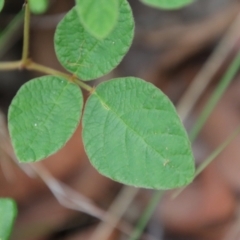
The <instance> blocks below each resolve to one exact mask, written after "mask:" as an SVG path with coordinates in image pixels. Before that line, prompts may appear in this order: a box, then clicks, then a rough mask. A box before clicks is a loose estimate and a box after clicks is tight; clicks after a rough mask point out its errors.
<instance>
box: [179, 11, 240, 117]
mask: <svg viewBox="0 0 240 240" xmlns="http://www.w3.org/2000/svg"><path fill="white" fill-rule="evenodd" d="M239 29H240V13H239V14H238V15H237V17H236V19H235V20H234V22H233V24H232V26H231V27H230V29H229V31H228V32H227V33H226V34H225V36H224V37H223V39H222V40H221V41H220V43H219V44H218V46H217V47H216V49H215V50H214V52H213V53H212V55H211V56H210V57H209V59H208V61H207V62H206V63H205V64H204V66H203V67H202V69H201V71H200V72H199V73H198V74H197V76H196V77H195V79H194V80H193V82H192V83H191V85H190V87H189V88H188V89H187V91H186V93H185V94H184V95H183V97H182V99H180V101H179V103H178V104H177V109H178V113H179V115H180V117H181V118H182V120H183V121H184V120H186V118H187V117H188V115H189V113H190V112H191V110H192V109H193V107H194V105H195V104H196V102H197V101H198V99H199V97H200V96H201V94H202V93H203V92H204V90H205V89H206V87H207V86H208V84H209V83H210V81H211V79H212V78H213V76H214V74H216V72H217V70H218V69H219V68H220V66H221V65H222V64H223V63H224V61H225V60H226V57H227V56H228V55H229V53H230V51H231V50H232V49H233V47H234V45H235V44H236V43H237V42H238V40H239V37H240V33H239Z"/></svg>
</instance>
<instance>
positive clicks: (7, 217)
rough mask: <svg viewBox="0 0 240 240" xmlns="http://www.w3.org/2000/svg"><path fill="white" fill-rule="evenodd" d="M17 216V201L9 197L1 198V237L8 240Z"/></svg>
mask: <svg viewBox="0 0 240 240" xmlns="http://www.w3.org/2000/svg"><path fill="white" fill-rule="evenodd" d="M16 216H17V206H16V203H15V201H13V200H12V199H9V198H0V239H1V240H8V239H9V237H10V234H11V230H12V227H13V224H14V221H15V218H16Z"/></svg>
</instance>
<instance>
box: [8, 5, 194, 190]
mask: <svg viewBox="0 0 240 240" xmlns="http://www.w3.org/2000/svg"><path fill="white" fill-rule="evenodd" d="M149 2H151V3H153V2H157V1H149ZM176 2H177V1H176ZM182 2H183V1H182ZM184 2H189V1H184ZM27 9H28V7H27ZM111 9H113V11H111ZM104 11H105V12H104ZM103 13H104V14H103ZM102 16H103V17H102ZM107 16H109V18H110V19H111V21H108V19H107V18H106V17H107ZM28 18H29V16H28V13H26V17H25V21H28V20H26V19H28ZM101 18H103V19H102V20H101ZM28 24H29V23H27V24H25V28H27V27H28V26H26V25H28ZM105 26H106V28H105ZM89 29H91V30H89ZM27 31H28V29H25V34H27V33H28V32H27ZM93 33H94V34H93ZM133 35H134V20H133V16H132V12H131V8H130V6H129V4H128V2H127V0H112V1H109V0H108V1H106V0H105V1H103V0H102V1H89V0H84V1H83V0H77V1H76V6H75V7H74V8H73V9H72V10H70V11H69V12H68V13H67V14H66V16H65V17H64V18H63V19H62V21H61V22H60V23H59V24H58V26H57V29H56V32H55V37H54V45H55V51H56V55H57V57H58V59H59V61H60V63H61V64H62V65H63V66H64V67H65V69H67V70H68V71H69V72H70V73H72V75H67V74H60V73H57V72H56V73H55V72H54V71H53V72H51V71H45V70H46V69H40V68H41V66H38V65H37V64H35V63H33V62H32V61H31V60H29V59H28V56H27V53H26V51H25V52H23V60H21V66H22V67H25V68H27V69H36V70H42V71H43V72H47V73H52V74H53V75H49V76H44V77H40V78H36V79H33V80H31V81H29V82H27V83H26V84H24V85H23V86H22V87H21V88H20V90H19V91H18V93H17V94H16V96H15V97H14V99H13V101H12V103H11V106H10V108H9V114H8V121H9V132H10V136H11V139H12V143H13V147H14V150H15V153H16V155H17V157H18V159H19V161H20V162H25V163H26V162H35V161H39V160H42V159H44V158H45V157H47V156H49V155H51V154H53V153H55V152H56V151H58V150H59V149H60V148H62V147H63V146H64V145H65V143H66V142H67V141H68V140H69V138H70V137H71V136H72V134H73V133H74V131H75V130H76V128H77V126H78V124H79V122H80V119H81V115H82V107H83V97H82V92H81V90H80V88H79V86H80V87H82V88H84V89H85V90H87V91H89V93H90V96H89V98H88V100H87V102H86V104H85V108H84V110H83V116H82V125H83V133H82V137H83V143H84V147H85V150H86V153H87V155H88V157H89V159H90V161H91V163H92V164H93V166H94V167H95V168H96V169H97V170H98V171H99V172H100V173H102V174H103V175H105V176H107V177H110V178H111V179H114V180H116V181H119V182H121V183H124V184H130V185H133V186H137V187H145V188H155V189H170V188H176V187H180V186H183V185H186V184H188V183H189V182H191V181H192V179H193V177H194V161H193V155H192V151H191V147H190V143H189V140H188V137H187V134H186V131H185V129H184V127H183V126H182V123H181V121H180V119H179V117H178V115H177V113H176V111H175V108H174V106H173V105H172V103H171V102H170V100H169V99H168V98H167V97H166V96H165V95H164V94H163V93H162V92H161V91H160V90H159V89H157V88H156V87H155V86H153V85H152V84H150V83H147V82H145V81H143V80H141V79H138V78H135V77H126V78H118V79H112V80H109V81H107V82H104V83H102V84H99V85H98V86H97V87H96V88H91V87H90V86H89V85H87V84H85V83H84V82H83V81H89V80H92V79H96V78H98V77H100V76H103V75H104V74H106V73H108V72H109V71H111V70H112V69H113V68H114V67H116V66H117V65H118V64H119V62H120V61H121V60H122V58H123V56H124V55H125V54H126V52H127V51H128V49H129V47H130V45H131V42H132V39H133ZM25 43H26V41H25ZM24 47H25V48H27V46H24ZM42 68H44V67H42ZM47 70H49V69H47ZM79 79H81V81H80V80H79Z"/></svg>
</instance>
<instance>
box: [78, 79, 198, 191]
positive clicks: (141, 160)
mask: <svg viewBox="0 0 240 240" xmlns="http://www.w3.org/2000/svg"><path fill="white" fill-rule="evenodd" d="M83 142H84V146H85V150H86V152H87V155H88V157H89V159H90V161H91V163H92V164H93V166H95V167H96V169H97V170H98V171H99V172H100V173H102V174H103V175H105V176H107V177H109V178H111V179H113V180H116V181H119V182H121V183H125V184H129V185H133V186H136V187H145V188H155V189H171V188H175V187H180V186H183V185H186V184H188V183H189V182H191V181H192V179H193V177H194V159H193V155H192V152H191V146H190V142H189V140H188V137H187V134H186V131H185V129H184V127H183V125H182V123H181V121H180V119H179V117H178V115H177V113H176V111H175V108H174V106H173V105H172V103H171V102H170V100H169V99H168V98H167V97H166V96H165V95H164V94H163V93H162V92H161V91H160V90H159V89H157V88H156V87H155V86H153V85H152V84H150V83H147V82H145V81H143V80H141V79H138V78H133V77H129V78H119V79H114V80H111V81H108V82H104V83H102V84H100V85H99V86H98V87H97V88H96V90H95V91H94V92H93V93H92V95H91V96H90V97H89V99H88V100H87V103H86V106H85V110H84V115H83Z"/></svg>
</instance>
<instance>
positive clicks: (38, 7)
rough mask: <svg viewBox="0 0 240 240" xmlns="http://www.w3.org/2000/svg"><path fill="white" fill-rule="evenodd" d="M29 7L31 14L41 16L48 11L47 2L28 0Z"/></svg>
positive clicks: (46, 0) (43, 0) (44, 0)
mask: <svg viewBox="0 0 240 240" xmlns="http://www.w3.org/2000/svg"><path fill="white" fill-rule="evenodd" d="M28 2H29V7H30V10H31V12H32V13H34V14H42V13H45V12H46V11H47V9H48V4H49V2H48V0H28Z"/></svg>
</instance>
